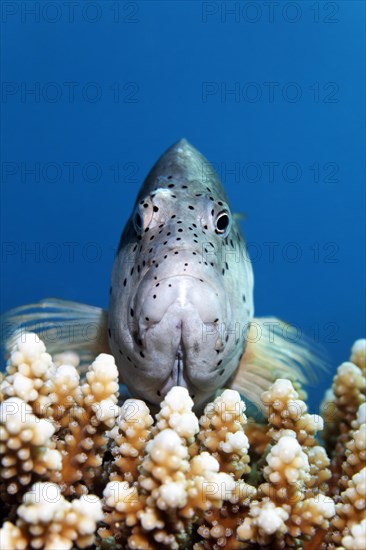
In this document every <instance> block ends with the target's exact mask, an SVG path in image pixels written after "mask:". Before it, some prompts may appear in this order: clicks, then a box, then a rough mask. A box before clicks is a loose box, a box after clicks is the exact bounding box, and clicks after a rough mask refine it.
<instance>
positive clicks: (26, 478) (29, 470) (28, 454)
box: [0, 397, 61, 499]
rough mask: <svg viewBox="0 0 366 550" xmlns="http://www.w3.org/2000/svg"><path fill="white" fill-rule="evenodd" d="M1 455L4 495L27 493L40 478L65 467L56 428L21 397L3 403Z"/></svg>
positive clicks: (0, 412)
mask: <svg viewBox="0 0 366 550" xmlns="http://www.w3.org/2000/svg"><path fill="white" fill-rule="evenodd" d="M0 422H1V427H0V456H1V465H2V468H1V479H2V492H3V498H4V499H5V498H6V494H8V495H16V494H17V493H19V492H20V493H21V494H23V493H24V491H25V490H26V489H27V487H28V486H29V485H30V484H32V483H33V482H34V481H36V480H37V479H39V478H42V477H47V476H49V475H51V474H52V473H53V472H55V471H59V470H60V469H61V454H60V453H59V451H57V450H56V449H55V443H54V442H53V441H52V439H51V438H52V436H53V434H54V432H55V428H54V426H53V424H52V422H50V421H49V420H47V419H44V418H42V419H40V418H38V417H36V416H35V415H34V414H33V413H32V407H31V406H30V405H29V404H28V403H26V402H25V401H23V400H22V399H20V398H19V397H10V398H8V399H6V400H5V401H4V402H3V403H1V405H0Z"/></svg>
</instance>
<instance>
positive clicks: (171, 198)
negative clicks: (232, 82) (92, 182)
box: [5, 139, 314, 409]
mask: <svg viewBox="0 0 366 550" xmlns="http://www.w3.org/2000/svg"><path fill="white" fill-rule="evenodd" d="M253 286H254V278H253V270H252V264H251V261H250V258H249V255H248V251H247V248H246V245H245V241H244V239H243V236H242V234H241V232H240V228H239V226H238V222H237V220H236V216H235V215H234V214H233V212H232V210H231V208H230V205H229V202H228V198H227V196H226V193H225V190H224V188H223V186H222V184H221V182H220V180H219V177H218V175H217V174H216V172H215V170H214V169H213V167H212V166H211V165H210V164H209V162H208V160H207V159H206V158H205V157H204V156H203V155H202V154H201V153H200V152H199V151H197V149H195V148H194V147H193V146H192V145H191V144H190V143H189V142H188V141H187V140H185V139H182V140H180V141H179V142H178V143H176V144H175V145H173V146H172V147H170V148H169V149H168V150H167V151H166V152H165V153H164V154H163V155H162V156H161V157H160V158H159V160H158V161H157V162H156V164H155V165H154V166H153V168H152V169H151V171H150V172H149V174H148V175H147V177H146V179H145V181H144V182H143V184H142V186H141V188H140V190H139V193H138V195H137V198H136V202H135V205H134V207H133V209H132V213H131V215H130V217H129V219H128V220H127V222H126V225H125V227H124V229H123V231H122V235H121V238H120V241H119V245H118V250H117V253H116V257H115V261H114V266H113V270H112V280H111V286H110V298H109V308H108V310H103V309H101V308H98V307H94V306H89V305H84V304H79V303H76V302H69V301H63V300H57V299H46V300H41V301H40V302H38V303H36V304H30V305H27V306H22V307H20V308H16V309H14V310H12V311H10V312H9V313H8V314H7V315H6V323H7V325H8V326H11V327H16V330H12V331H10V335H9V336H8V337H7V339H6V342H5V344H6V348H7V349H8V350H10V349H11V346H12V345H13V343H14V339H15V336H16V334H17V332H18V331H19V330H20V327H21V328H22V329H23V330H28V331H33V332H36V333H38V334H40V336H41V337H42V334H43V335H48V340H49V342H48V341H47V340H46V345H47V349H48V351H49V352H50V353H52V352H53V353H56V352H60V351H64V350H65V349H74V350H76V351H78V352H79V353H80V354H81V356H82V357H83V358H84V359H85V360H87V359H88V358H93V356H95V354H97V353H101V352H106V353H111V354H113V356H114V358H115V362H116V365H117V367H118V369H119V373H120V381H121V382H123V383H124V384H125V385H126V386H127V388H128V390H129V392H130V393H131V395H132V396H133V397H136V398H140V399H143V400H145V401H146V402H147V403H148V404H150V405H151V406H152V407H154V406H157V405H159V403H160V402H161V401H162V399H163V398H164V396H165V395H166V394H167V392H168V391H169V390H170V389H171V388H172V387H173V386H183V387H185V388H187V390H188V392H189V394H190V396H191V397H192V399H193V401H194V403H195V407H196V409H200V408H202V406H203V405H204V404H205V403H207V402H208V401H209V400H210V399H211V398H212V397H213V396H214V394H215V392H216V391H217V390H219V389H220V388H227V387H232V388H234V389H238V390H239V391H240V392H241V393H242V394H243V395H244V396H246V397H248V398H249V399H250V400H252V401H258V399H259V397H260V395H261V393H262V392H263V391H264V390H265V389H267V388H268V386H269V385H270V383H271V382H272V381H274V380H275V379H276V378H278V377H285V378H287V377H291V378H295V379H300V380H301V381H305V380H306V378H307V374H308V373H309V371H307V366H308V365H309V364H311V362H312V361H313V360H314V355H313V351H312V350H311V349H310V348H309V347H308V346H307V345H303V342H302V341H296V340H294V339H293V338H291V339H289V338H287V337H286V334H287V333H288V331H287V325H286V324H285V323H283V322H282V321H280V320H278V319H276V318H274V317H269V318H255V317H254V300H253ZM91 326H92V327H96V328H97V330H96V331H95V333H94V337H91V336H90V331H88V327H91ZM71 329H72V330H71ZM285 329H286V330H285ZM50 331H51V333H52V331H53V333H52V334H53V335H52V337H50Z"/></svg>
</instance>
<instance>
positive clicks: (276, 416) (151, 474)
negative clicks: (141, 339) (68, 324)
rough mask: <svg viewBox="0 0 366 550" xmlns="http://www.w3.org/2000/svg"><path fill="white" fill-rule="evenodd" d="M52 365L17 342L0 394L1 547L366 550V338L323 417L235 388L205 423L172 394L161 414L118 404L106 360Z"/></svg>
mask: <svg viewBox="0 0 366 550" xmlns="http://www.w3.org/2000/svg"><path fill="white" fill-rule="evenodd" d="M79 361H80V359H79V356H78V355H77V354H76V353H72V352H65V353H63V354H60V355H58V356H54V357H51V355H49V354H48V353H47V350H46V348H45V345H44V344H43V342H42V341H41V340H40V339H39V338H38V337H37V336H36V335H35V334H33V333H25V334H23V335H21V336H19V338H18V340H17V341H16V343H15V345H14V348H13V350H12V352H11V354H10V356H9V359H8V362H7V368H6V373H4V374H3V375H2V380H1V385H0V389H1V392H0V397H1V405H0V421H1V427H0V453H1V487H0V493H1V499H2V501H3V505H4V508H5V514H6V518H5V521H4V523H3V525H2V528H1V530H0V541H1V548H2V549H4V550H12V549H14V550H23V549H24V550H25V549H28V548H29V549H45V550H63V549H65V550H66V549H73V548H75V549H76V548H97V549H99V550H109V549H113V548H116V549H126V548H127V549H129V548H130V549H141V550H145V549H146V550H148V549H152V550H153V549H164V548H166V549H173V550H175V549H176V550H179V549H193V550H201V549H202V550H206V549H207V550H208V549H213V550H218V549H220V548H227V549H229V550H230V549H237V548H243V549H246V548H268V549H270V548H273V549H286V548H303V549H307V550H311V549H324V550H325V549H330V550H333V549H338V550H343V549H346V550H347V549H352V550H357V549H364V548H366V384H365V377H366V340H358V341H356V342H355V344H354V345H353V347H352V351H351V356H350V359H349V361H348V362H345V363H343V364H342V365H341V366H340V367H339V368H338V370H337V372H336V374H335V376H334V379H333V383H332V387H331V389H330V390H329V391H328V392H327V394H326V396H325V398H324V401H323V403H322V406H321V411H320V412H321V415H317V414H310V413H309V412H308V410H307V405H306V403H305V400H304V399H305V398H304V392H303V390H302V389H301V388H299V387H298V385H297V384H296V383H293V382H291V381H289V380H285V379H278V380H276V381H275V382H274V383H273V384H272V385H271V386H270V387H269V388H268V390H267V391H265V392H264V393H263V395H262V410H261V413H262V416H263V420H254V419H253V418H250V417H249V418H248V417H247V416H246V404H245V402H244V401H243V400H242V399H241V397H240V395H239V393H238V392H237V391H234V390H230V389H226V390H224V391H222V393H221V394H219V395H218V396H217V397H216V399H214V401H213V402H212V403H209V404H208V405H207V406H206V407H205V409H204V411H203V413H202V415H201V416H200V417H198V416H197V415H196V414H195V413H194V412H193V401H192V399H191V398H190V396H189V395H188V392H187V390H186V389H185V388H181V387H175V388H173V389H172V390H171V391H170V392H169V393H168V394H167V395H166V396H165V398H164V400H163V401H162V403H161V406H160V411H159V412H158V413H157V414H156V415H155V417H153V416H152V415H151V413H150V411H149V408H148V406H147V405H146V404H145V403H144V402H143V401H141V400H138V399H127V400H125V401H124V402H123V403H122V405H121V406H119V384H118V371H117V368H116V365H115V363H114V359H113V357H112V356H110V355H106V354H101V355H99V356H98V357H97V358H96V359H95V361H94V362H93V363H92V364H91V365H90V366H89V367H88V369H87V370H86V373H85V375H83V376H81V375H80V369H79V368H78V367H79Z"/></svg>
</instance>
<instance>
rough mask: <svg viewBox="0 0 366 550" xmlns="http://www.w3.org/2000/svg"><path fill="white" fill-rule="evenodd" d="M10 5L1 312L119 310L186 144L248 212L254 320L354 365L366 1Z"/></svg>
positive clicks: (360, 271)
mask: <svg viewBox="0 0 366 550" xmlns="http://www.w3.org/2000/svg"><path fill="white" fill-rule="evenodd" d="M1 4H2V5H1V9H2V14H1V16H2V32H1V46H2V54H1V55H2V59H1V61H2V80H3V83H2V98H1V107H2V185H1V192H2V202H1V224H2V226H1V227H2V277H1V309H2V311H5V310H7V309H8V308H11V307H14V306H18V305H21V304H24V303H29V302H32V301H35V300H38V299H40V298H42V297H46V296H55V297H59V298H65V299H71V300H78V301H80V302H85V303H90V304H95V305H99V306H106V305H107V303H108V288H109V279H110V272H111V267H112V262H113V256H114V251H115V249H116V246H117V243H118V240H119V236H120V233H121V230H122V227H123V225H124V223H125V221H126V219H127V217H128V216H129V213H130V210H131V208H132V206H133V203H134V200H135V196H136V193H137V190H138V188H139V186H140V184H141V182H142V181H143V178H144V176H145V175H146V173H147V171H148V170H149V169H150V167H151V166H152V164H153V163H154V162H155V161H156V159H157V158H158V156H159V155H160V154H161V153H162V152H163V151H164V150H165V149H166V148H167V147H168V146H170V145H171V144H172V143H173V142H175V141H176V140H178V139H179V138H181V137H186V138H187V139H189V140H190V141H191V142H192V144H193V145H195V146H196V147H197V148H198V149H199V150H201V151H202V152H203V153H204V155H205V156H206V157H207V158H208V159H209V160H211V161H212V162H213V163H214V164H215V166H216V167H217V169H218V171H219V174H220V175H221V177H222V180H223V182H224V185H225V187H226V190H227V193H228V195H229V198H230V201H231V204H232V206H233V210H234V211H235V212H238V213H242V214H243V218H244V219H243V220H242V221H241V226H242V229H243V231H244V233H245V236H246V239H247V241H248V243H249V251H250V253H251V255H252V260H253V268H254V273H255V307H256V315H258V316H263V315H275V316H278V317H280V318H282V319H285V320H287V321H289V322H291V323H294V324H295V325H296V326H298V327H299V328H300V329H301V330H302V331H304V332H305V333H307V334H308V335H309V336H310V338H312V339H315V340H316V341H320V342H321V343H322V344H323V345H324V346H325V348H326V349H327V351H328V353H329V356H330V359H331V364H332V366H333V368H335V366H336V365H338V364H339V363H340V362H342V361H343V360H346V359H347V358H348V356H349V349H350V346H351V344H352V342H353V341H354V340H355V339H357V338H360V337H362V336H365V293H364V284H365V180H364V176H365V171H364V167H365V165H364V151H365V126H364V93H365V89H364V67H365V55H364V52H365V27H364V15H365V14H364V11H365V4H364V2H361V1H347V2H339V1H338V2H300V1H297V2H279V3H271V2H269V3H268V2H262V1H257V2H199V1H189V2H180V1H174V2H160V1H142V2H112V1H111V2H110V1H104V2H102V1H99V2H88V1H86V2H81V1H80V2H74V3H73V4H74V7H73V8H72V9H71V8H70V5H69V4H68V3H64V2H55V1H53V2H2V3H1ZM32 90H33V92H32ZM329 379H330V378H329V375H328V376H326V375H321V377H320V381H319V384H318V385H317V386H316V387H315V388H312V389H311V391H310V393H311V395H310V404H311V407H315V405H316V404H317V403H318V402H319V400H320V398H321V396H322V394H323V392H324V389H325V388H326V387H327V386H328V385H329Z"/></svg>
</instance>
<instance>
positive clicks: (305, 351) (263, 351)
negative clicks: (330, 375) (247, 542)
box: [230, 317, 327, 405]
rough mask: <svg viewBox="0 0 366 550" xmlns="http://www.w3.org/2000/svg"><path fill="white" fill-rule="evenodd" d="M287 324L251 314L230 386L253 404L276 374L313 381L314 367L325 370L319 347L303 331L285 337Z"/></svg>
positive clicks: (257, 401)
mask: <svg viewBox="0 0 366 550" xmlns="http://www.w3.org/2000/svg"><path fill="white" fill-rule="evenodd" d="M289 328H291V325H289V324H288V323H285V322H284V321H281V320H280V319H277V318H276V317H261V318H254V319H253V321H252V322H251V327H250V329H249V334H248V344H247V348H246V350H245V352H244V354H243V356H242V358H241V360H240V363H239V367H238V370H237V372H236V374H235V376H234V377H233V379H232V381H231V384H230V387H232V388H233V389H235V390H237V391H239V392H240V393H241V394H243V395H244V396H245V397H247V398H248V399H249V400H250V401H252V402H253V403H254V404H256V405H261V395H262V393H263V392H264V391H266V390H267V389H268V388H269V386H270V385H271V384H273V382H274V381H275V380H276V379H277V378H287V379H289V380H293V381H298V382H300V383H301V384H306V383H310V384H314V383H315V382H316V381H317V379H318V377H319V373H318V371H325V370H327V360H326V356H325V353H324V351H323V350H322V348H321V347H320V346H318V345H316V344H314V343H313V342H312V341H311V340H310V339H309V338H307V337H305V336H303V335H300V336H299V337H298V338H297V341H296V340H295V339H292V340H291V339H290V337H289V336H288V337H286V335H287V334H288V330H289ZM258 335H260V336H258ZM284 335H285V336H284ZM314 366H316V367H317V371H314Z"/></svg>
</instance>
